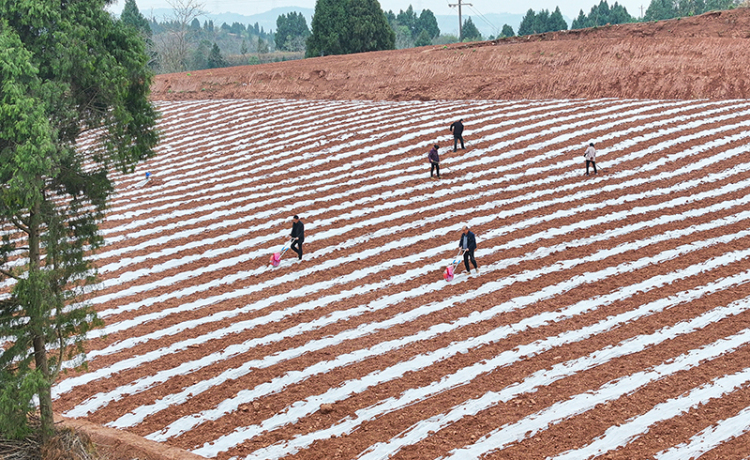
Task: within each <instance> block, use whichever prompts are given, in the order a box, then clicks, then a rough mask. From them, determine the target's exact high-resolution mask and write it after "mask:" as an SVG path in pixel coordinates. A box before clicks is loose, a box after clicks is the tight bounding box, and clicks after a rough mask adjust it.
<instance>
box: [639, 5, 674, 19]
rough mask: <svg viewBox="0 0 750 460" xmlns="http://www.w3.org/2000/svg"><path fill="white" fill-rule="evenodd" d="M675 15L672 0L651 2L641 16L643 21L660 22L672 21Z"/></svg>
mask: <svg viewBox="0 0 750 460" xmlns="http://www.w3.org/2000/svg"><path fill="white" fill-rule="evenodd" d="M676 15H677V12H676V11H675V7H674V3H673V2H672V0H651V3H650V4H649V5H648V9H646V13H645V14H644V15H643V20H644V21H660V20H663V19H672V18H674V17H675V16H676Z"/></svg>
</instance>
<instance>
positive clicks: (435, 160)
mask: <svg viewBox="0 0 750 460" xmlns="http://www.w3.org/2000/svg"><path fill="white" fill-rule="evenodd" d="M439 148H440V146H439V145H437V144H435V145H433V146H432V150H430V153H428V154H427V159H428V160H429V161H430V165H432V166H430V177H432V172H433V171H437V178H438V179H440V164H439V163H440V156H439V155H438V149H439Z"/></svg>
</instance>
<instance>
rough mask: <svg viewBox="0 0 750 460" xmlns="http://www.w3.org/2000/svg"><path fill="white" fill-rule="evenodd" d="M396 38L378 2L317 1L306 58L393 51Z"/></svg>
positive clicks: (357, 0) (355, 0) (350, 0)
mask: <svg viewBox="0 0 750 460" xmlns="http://www.w3.org/2000/svg"><path fill="white" fill-rule="evenodd" d="M395 42H396V36H395V33H394V32H393V29H391V26H390V25H389V23H388V20H387V18H386V15H385V13H383V9H382V8H381V7H380V3H379V2H378V1H377V0H317V2H316V4H315V14H314V15H313V20H312V35H310V38H308V40H307V50H306V52H305V55H306V56H307V57H315V56H323V55H329V54H349V53H361V52H365V51H377V50H385V49H394V47H395Z"/></svg>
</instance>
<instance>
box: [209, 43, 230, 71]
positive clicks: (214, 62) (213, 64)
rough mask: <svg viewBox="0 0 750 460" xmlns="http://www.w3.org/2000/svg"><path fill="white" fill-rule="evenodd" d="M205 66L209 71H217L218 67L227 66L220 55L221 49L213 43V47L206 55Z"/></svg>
mask: <svg viewBox="0 0 750 460" xmlns="http://www.w3.org/2000/svg"><path fill="white" fill-rule="evenodd" d="M206 64H207V65H208V68H209V69H218V68H220V67H226V66H227V65H228V64H227V61H226V59H224V56H222V55H221V49H220V48H219V45H217V44H216V43H214V46H213V47H212V48H211V52H210V53H209V54H208V59H207V60H206Z"/></svg>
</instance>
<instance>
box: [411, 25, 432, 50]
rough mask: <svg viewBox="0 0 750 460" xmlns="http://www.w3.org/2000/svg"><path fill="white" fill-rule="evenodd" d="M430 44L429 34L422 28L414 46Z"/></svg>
mask: <svg viewBox="0 0 750 460" xmlns="http://www.w3.org/2000/svg"><path fill="white" fill-rule="evenodd" d="M431 44H432V39H431V38H430V34H429V33H428V32H427V30H425V29H422V32H420V34H419V36H418V37H417V40H416V41H415V42H414V46H427V45H431Z"/></svg>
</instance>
